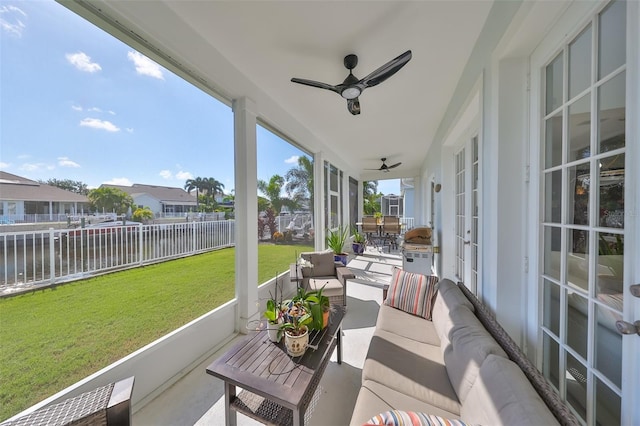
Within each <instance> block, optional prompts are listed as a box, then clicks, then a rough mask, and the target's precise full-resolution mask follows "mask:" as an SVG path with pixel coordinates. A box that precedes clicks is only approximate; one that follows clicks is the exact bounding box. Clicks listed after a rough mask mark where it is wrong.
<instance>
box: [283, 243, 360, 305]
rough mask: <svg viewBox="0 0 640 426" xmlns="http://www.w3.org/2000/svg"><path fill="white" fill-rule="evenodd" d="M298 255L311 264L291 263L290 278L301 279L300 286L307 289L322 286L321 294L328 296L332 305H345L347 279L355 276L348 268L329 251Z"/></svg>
mask: <svg viewBox="0 0 640 426" xmlns="http://www.w3.org/2000/svg"><path fill="white" fill-rule="evenodd" d="M300 257H301V258H302V259H304V260H306V261H307V262H309V263H311V264H312V265H313V266H311V267H310V266H305V267H300V266H299V265H292V268H291V274H292V276H291V279H292V280H299V281H301V285H302V287H303V288H304V289H306V290H308V291H310V290H319V289H320V288H323V287H324V290H323V294H324V295H325V296H327V297H328V298H329V300H330V301H331V304H332V305H334V304H335V305H343V306H346V305H347V280H349V279H353V278H355V275H354V274H353V273H352V272H351V271H350V270H349V268H347V267H345V266H343V265H342V263H340V262H336V261H335V260H334V255H333V252H331V251H314V252H304V253H301V254H300ZM293 274H298V276H297V277H296V276H294V275H293ZM300 275H301V276H300Z"/></svg>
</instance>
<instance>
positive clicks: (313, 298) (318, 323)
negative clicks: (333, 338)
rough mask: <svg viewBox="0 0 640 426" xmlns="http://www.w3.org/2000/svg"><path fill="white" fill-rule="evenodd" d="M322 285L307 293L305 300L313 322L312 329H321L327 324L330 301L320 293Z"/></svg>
mask: <svg viewBox="0 0 640 426" xmlns="http://www.w3.org/2000/svg"><path fill="white" fill-rule="evenodd" d="M323 290H324V286H322V288H320V289H319V290H317V291H312V292H310V293H308V294H307V296H306V298H305V300H306V301H307V303H308V304H309V307H310V309H311V315H312V316H313V322H312V324H311V328H313V329H314V330H322V329H324V328H325V327H326V326H328V325H329V313H330V311H331V302H330V300H329V298H328V297H327V296H325V295H323V294H322V291H323Z"/></svg>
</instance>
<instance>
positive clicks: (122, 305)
mask: <svg viewBox="0 0 640 426" xmlns="http://www.w3.org/2000/svg"><path fill="white" fill-rule="evenodd" d="M312 249H313V247H311V246H300V245H262V244H261V245H259V247H258V259H259V264H258V282H259V283H262V282H265V281H267V280H269V279H270V278H272V277H274V276H275V275H276V273H278V272H283V271H286V270H288V268H289V264H290V263H291V262H294V261H295V253H296V252H297V253H300V252H301V251H309V250H312ZM234 262H235V250H234V249H232V248H230V249H224V250H218V251H214V252H211V253H206V254H201V255H197V256H192V257H188V258H184V259H178V260H172V261H168V262H163V263H159V264H156V265H151V266H144V267H141V268H136V269H132V270H128V271H122V272H116V273H112V274H109V275H103V276H100V277H96V278H91V279H87V280H82V281H77V282H74V283H69V284H64V285H61V286H59V287H57V288H55V289H47V290H42V291H35V292H33V293H28V294H25V295H21V296H16V297H11V298H7V299H0V421H2V420H5V419H7V418H9V417H10V416H12V415H15V414H17V413H18V412H20V411H22V410H24V409H26V408H28V407H30V406H31V405H33V404H35V403H37V402H39V401H41V400H43V399H44V398H46V397H48V396H51V395H53V394H54V393H56V392H58V391H60V390H62V389H64V388H66V387H67V386H70V385H72V384H73V383H75V382H77V381H79V380H80V379H82V378H84V377H86V376H88V375H90V374H92V373H94V372H96V371H98V370H100V369H101V368H103V367H105V366H107V365H109V364H111V363H113V362H114V361H117V360H118V359H120V358H122V357H124V356H125V355H127V354H129V353H131V352H133V351H135V350H137V349H139V348H141V347H143V346H144V345H146V344H148V343H150V342H152V341H154V340H156V339H158V338H159V337H161V336H163V335H165V334H167V333H168V332H170V331H172V330H175V329H176V328H178V327H180V326H182V325H184V324H186V323H188V322H189V321H191V320H193V319H195V318H197V317H199V316H201V315H203V314H205V313H206V312H209V311H210V310H212V309H214V308H215V307H217V306H220V305H222V304H223V303H225V302H227V301H229V300H230V299H231V298H232V297H233V295H234V280H235V278H234V275H235V274H234V270H235V268H234V266H235V263H234Z"/></svg>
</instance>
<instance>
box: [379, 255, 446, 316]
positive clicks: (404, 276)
mask: <svg viewBox="0 0 640 426" xmlns="http://www.w3.org/2000/svg"><path fill="white" fill-rule="evenodd" d="M437 282H438V277H436V276H432V275H429V276H427V275H422V274H414V273H412V272H407V271H404V270H402V269H400V268H398V267H397V266H394V267H393V273H392V274H391V281H390V282H389V290H388V292H387V298H386V299H385V301H384V304H385V305H387V306H391V307H394V308H397V309H400V310H402V311H404V312H407V313H410V314H412V315H417V316H419V317H422V318H425V319H428V320H430V319H431V308H432V306H433V302H432V301H433V297H434V296H435V294H436V284H437Z"/></svg>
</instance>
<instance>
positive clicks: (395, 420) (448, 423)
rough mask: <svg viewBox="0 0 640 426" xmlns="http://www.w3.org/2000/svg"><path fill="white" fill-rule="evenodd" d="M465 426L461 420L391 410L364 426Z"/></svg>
mask: <svg viewBox="0 0 640 426" xmlns="http://www.w3.org/2000/svg"><path fill="white" fill-rule="evenodd" d="M372 425H385V426H466V423H464V422H462V421H461V420H455V419H445V418H444V417H440V416H434V415H433V414H426V413H417V412H414V411H399V410H391V411H385V412H384V413H380V414H378V415H377V416H374V417H372V418H371V419H369V421H368V422H367V423H365V424H364V426H372Z"/></svg>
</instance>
